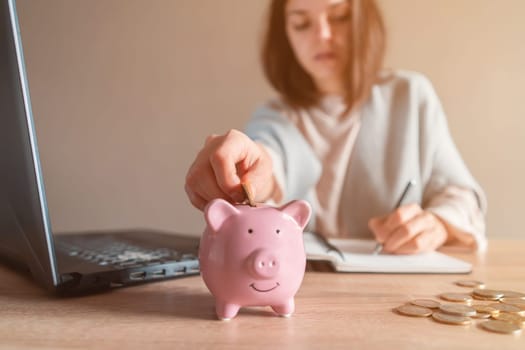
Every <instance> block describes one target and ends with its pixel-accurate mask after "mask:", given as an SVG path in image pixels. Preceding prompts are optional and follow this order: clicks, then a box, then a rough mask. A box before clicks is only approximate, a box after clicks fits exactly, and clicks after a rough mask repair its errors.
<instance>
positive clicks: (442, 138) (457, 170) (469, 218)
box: [418, 78, 487, 251]
mask: <svg viewBox="0 0 525 350" xmlns="http://www.w3.org/2000/svg"><path fill="white" fill-rule="evenodd" d="M418 89H419V91H420V104H419V109H420V116H421V118H422V119H421V124H420V128H421V129H420V137H421V138H422V140H421V141H422V142H421V144H422V145H424V146H422V153H423V154H425V155H426V157H424V159H426V160H425V161H424V162H428V164H423V169H429V170H428V171H427V172H426V174H423V180H424V183H425V188H424V190H423V203H422V207H423V208H424V209H426V210H429V211H431V212H433V213H434V214H436V215H437V216H439V217H440V218H441V219H443V220H444V221H445V222H446V223H447V224H448V225H450V226H451V228H452V230H449V231H451V233H452V235H453V238H454V239H453V240H452V241H451V243H452V244H457V245H462V246H465V247H469V248H472V249H477V250H479V251H483V250H485V249H486V246H487V240H486V237H485V213H486V209H487V201H486V197H485V193H484V192H483V190H482V189H481V187H480V186H479V184H478V183H477V182H476V180H475V179H474V177H473V176H472V175H471V173H470V172H469V170H468V168H467V166H466V165H465V163H464V161H463V159H462V158H461V155H460V153H459V151H458V150H457V148H456V145H455V143H454V141H453V139H452V136H451V135H450V131H449V129H448V125H447V120H446V116H445V114H444V112H443V109H442V107H441V103H440V101H439V99H438V97H437V95H436V93H435V91H434V89H433V87H432V85H431V84H430V82H429V81H428V80H426V79H425V78H421V79H420V80H419V86H418Z"/></svg>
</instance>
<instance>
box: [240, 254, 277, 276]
mask: <svg viewBox="0 0 525 350" xmlns="http://www.w3.org/2000/svg"><path fill="white" fill-rule="evenodd" d="M248 261H249V267H250V269H251V272H252V273H253V274H254V276H255V277H257V278H264V279H269V278H273V277H275V276H276V275H277V274H278V273H279V269H280V266H281V264H280V262H279V258H278V257H277V255H276V254H275V253H274V252H272V251H271V250H269V249H257V250H256V251H254V252H253V253H252V254H251V255H250V258H249V260H248Z"/></svg>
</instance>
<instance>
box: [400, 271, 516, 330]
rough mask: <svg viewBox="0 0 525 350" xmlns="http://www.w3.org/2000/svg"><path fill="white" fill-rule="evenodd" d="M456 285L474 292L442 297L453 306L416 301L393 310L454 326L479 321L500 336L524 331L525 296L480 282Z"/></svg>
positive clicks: (433, 301) (445, 294) (425, 300)
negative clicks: (487, 287) (488, 287)
mask: <svg viewBox="0 0 525 350" xmlns="http://www.w3.org/2000/svg"><path fill="white" fill-rule="evenodd" d="M455 284H456V285H458V286H461V287H467V288H474V289H473V290H472V292H471V293H457V292H453V293H441V294H439V298H440V299H443V300H446V301H449V302H453V303H445V304H442V303H441V302H439V301H436V300H433V299H415V300H411V301H410V302H409V303H407V304H404V305H401V306H399V307H397V308H395V309H394V311H395V312H396V313H398V314H401V315H404V316H412V317H432V319H433V320H434V321H437V322H440V323H446V324H452V325H469V324H472V323H473V322H474V321H475V320H479V323H478V326H479V328H481V329H483V330H487V331H491V332H497V333H506V334H513V333H519V332H521V330H522V328H525V293H521V292H515V291H507V290H494V289H486V288H485V283H483V282H481V281H473V280H461V281H456V282H455ZM481 302H489V303H488V304H481Z"/></svg>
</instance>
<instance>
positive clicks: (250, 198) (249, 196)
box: [241, 181, 257, 207]
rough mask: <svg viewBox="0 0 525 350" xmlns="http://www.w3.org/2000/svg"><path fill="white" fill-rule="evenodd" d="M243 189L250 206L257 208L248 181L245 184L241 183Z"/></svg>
mask: <svg viewBox="0 0 525 350" xmlns="http://www.w3.org/2000/svg"><path fill="white" fill-rule="evenodd" d="M241 187H242V189H243V191H244V194H245V195H246V199H247V200H248V204H249V205H250V207H256V206H257V205H256V204H255V202H254V200H253V193H252V187H251V185H250V183H249V182H248V181H246V182H243V183H241Z"/></svg>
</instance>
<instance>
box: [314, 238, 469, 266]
mask: <svg viewBox="0 0 525 350" xmlns="http://www.w3.org/2000/svg"><path fill="white" fill-rule="evenodd" d="M329 242H330V244H332V245H333V246H335V247H337V248H338V249H339V251H340V252H341V253H342V256H341V255H340V254H339V253H338V252H337V251H335V250H333V249H331V248H330V247H329V246H327V245H326V244H325V242H324V241H323V239H321V238H320V237H319V236H317V235H316V234H313V233H311V232H305V233H304V246H305V250H306V258H307V259H308V260H323V261H329V262H330V263H331V264H332V265H333V267H334V269H335V270H336V271H339V272H376V273H470V272H471V271H472V265H471V264H470V263H468V262H465V261H463V260H459V259H456V258H453V257H451V256H448V255H445V254H443V253H440V252H430V253H424V254H416V255H389V254H378V255H374V254H373V251H374V248H375V245H376V241H374V240H363V239H329Z"/></svg>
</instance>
